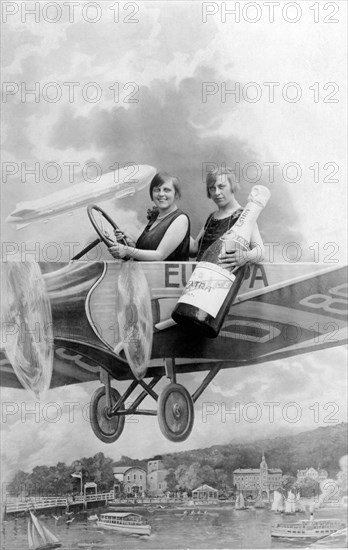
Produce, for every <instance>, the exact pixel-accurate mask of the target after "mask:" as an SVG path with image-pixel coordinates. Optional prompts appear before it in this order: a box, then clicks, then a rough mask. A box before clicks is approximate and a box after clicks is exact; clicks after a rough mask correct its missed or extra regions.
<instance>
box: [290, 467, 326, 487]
mask: <svg viewBox="0 0 348 550" xmlns="http://www.w3.org/2000/svg"><path fill="white" fill-rule="evenodd" d="M328 476H329V474H328V473H327V471H326V470H324V469H323V468H318V469H315V468H313V467H311V468H305V469H304V470H297V479H298V481H305V480H306V479H313V480H314V481H318V483H321V482H322V481H324V480H325V479H327V478H328Z"/></svg>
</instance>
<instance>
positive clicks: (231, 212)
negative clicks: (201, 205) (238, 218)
mask: <svg viewBox="0 0 348 550" xmlns="http://www.w3.org/2000/svg"><path fill="white" fill-rule="evenodd" d="M241 208H242V207H241V205H240V204H238V205H237V206H236V207H235V208H233V210H231V211H230V212H229V211H227V212H229V213H227V216H226V214H225V215H224V216H222V217H221V218H220V217H216V214H218V213H219V210H217V211H216V212H214V213H213V216H212V218H213V219H214V220H225V219H226V218H230V217H231V216H233V214H234V213H235V212H237V210H240V209H241Z"/></svg>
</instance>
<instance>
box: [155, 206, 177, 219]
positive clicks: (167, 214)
mask: <svg viewBox="0 0 348 550" xmlns="http://www.w3.org/2000/svg"><path fill="white" fill-rule="evenodd" d="M177 209H178V207H176V208H173V210H171V211H170V212H167V213H166V214H164V215H163V216H157V218H156V220H155V221H156V222H157V221H159V220H163V218H166V217H167V216H169V214H172V213H173V212H175V210H177Z"/></svg>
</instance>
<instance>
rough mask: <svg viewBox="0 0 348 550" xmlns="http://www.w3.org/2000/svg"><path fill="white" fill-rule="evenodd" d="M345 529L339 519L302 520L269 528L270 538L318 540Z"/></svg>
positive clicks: (344, 525)
mask: <svg viewBox="0 0 348 550" xmlns="http://www.w3.org/2000/svg"><path fill="white" fill-rule="evenodd" d="M345 527H346V524H345V523H344V522H343V521H341V520H340V519H302V520H300V521H297V522H294V523H290V522H284V523H277V524H276V525H274V526H273V527H272V528H271V536H272V537H278V538H286V539H311V540H318V539H321V538H323V537H327V536H328V535H331V534H332V533H336V531H339V530H341V529H344V528H345Z"/></svg>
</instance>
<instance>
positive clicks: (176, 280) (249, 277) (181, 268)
mask: <svg viewBox="0 0 348 550" xmlns="http://www.w3.org/2000/svg"><path fill="white" fill-rule="evenodd" d="M196 265H197V263H192V264H191V263H187V264H174V263H173V264H165V271H164V273H165V279H164V280H165V283H164V284H165V287H166V288H181V287H185V286H186V285H187V282H188V280H189V278H190V277H191V275H192V273H193V270H194V268H195V267H196ZM258 281H260V282H261V286H268V280H267V275H266V271H265V266H264V265H263V264H252V265H250V266H249V267H248V268H247V269H246V272H245V276H244V283H243V285H245V282H248V283H249V284H247V285H246V287H247V288H254V287H255V285H256V284H257V282H258ZM244 288H245V286H244Z"/></svg>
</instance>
